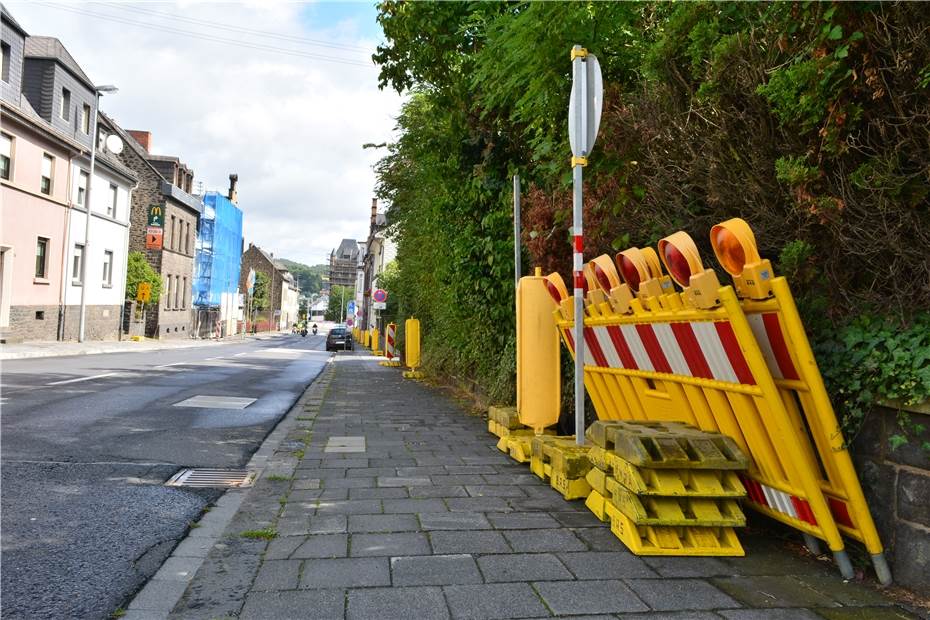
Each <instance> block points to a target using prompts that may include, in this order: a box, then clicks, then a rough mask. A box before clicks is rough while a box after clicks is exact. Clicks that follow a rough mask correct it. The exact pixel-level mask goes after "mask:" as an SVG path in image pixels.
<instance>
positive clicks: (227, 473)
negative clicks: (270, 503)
mask: <svg viewBox="0 0 930 620" xmlns="http://www.w3.org/2000/svg"><path fill="white" fill-rule="evenodd" d="M253 482H255V472H254V471H246V470H244V469H182V470H181V471H179V472H178V473H176V474H175V475H173V476H172V477H171V479H170V480H168V482H166V483H165V486H168V487H222V488H242V487H250V486H252V483H253Z"/></svg>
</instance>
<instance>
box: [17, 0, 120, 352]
mask: <svg viewBox="0 0 930 620" xmlns="http://www.w3.org/2000/svg"><path fill="white" fill-rule="evenodd" d="M0 17H2V23H3V28H2V33H0V43H2V75H0V340H2V341H4V342H10V341H22V340H64V339H73V338H76V337H77V331H78V329H77V326H78V323H79V320H80V319H79V315H80V298H81V294H82V289H83V288H85V287H86V291H84V293H86V297H87V300H88V303H87V317H88V320H87V329H86V330H85V331H86V333H87V334H89V336H88V337H89V338H90V339H103V338H117V337H118V335H119V330H120V312H121V310H122V307H123V286H122V285H123V283H124V282H125V265H126V251H127V250H126V243H127V240H128V228H129V213H128V209H129V207H128V203H129V198H130V193H131V190H132V187H133V186H134V183H135V175H133V174H132V172H131V171H129V170H128V169H126V168H125V167H123V166H122V165H120V164H119V163H118V162H116V161H115V160H113V158H112V157H110V156H108V155H107V154H106V153H103V152H102V151H101V149H100V148H98V149H97V151H98V163H97V165H96V167H95V174H94V180H93V188H94V192H90V185H91V183H90V174H89V161H88V160H89V156H90V149H91V148H93V145H94V144H95V140H94V139H93V136H92V135H91V134H92V128H93V118H94V115H96V114H97V110H96V102H95V97H94V93H95V87H94V85H93V83H92V82H91V81H90V79H89V78H88V77H87V75H86V74H84V72H83V71H82V70H81V68H80V66H78V64H77V62H76V61H75V60H74V58H72V57H71V55H70V54H69V53H68V51H67V50H66V49H65V48H64V46H63V45H62V44H61V42H60V41H58V39H54V38H51V37H30V36H29V35H27V34H26V32H24V31H23V29H22V28H21V27H20V26H19V24H17V23H16V21H15V20H14V19H13V17H12V16H11V15H10V14H9V13H8V12H7V10H6V7H4V6H3V5H2V4H0ZM88 203H92V204H88ZM88 209H90V212H91V213H92V217H91V229H92V234H91V236H90V238H89V239H87V238H85V226H86V221H87V213H88ZM97 246H99V247H97ZM88 247H89V252H88V251H87V249H88ZM88 253H89V254H90V255H89V256H85V254H88ZM85 260H86V261H87V264H86V266H85V264H84V261H85ZM85 279H86V280H87V281H86V282H85V281H84V280H85Z"/></svg>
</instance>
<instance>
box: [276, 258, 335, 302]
mask: <svg viewBox="0 0 930 620" xmlns="http://www.w3.org/2000/svg"><path fill="white" fill-rule="evenodd" d="M279 260H280V262H281V263H282V264H283V265H285V266H286V267H287V269H288V271H290V272H291V274H292V275H293V276H294V277H295V278H297V283H298V285H299V286H300V294H301V295H305V296H309V295H312V294H314V293H319V292H320V291H321V290H323V275H324V274H326V273H329V265H313V266H310V265H305V264H303V263H298V262H297V261H293V260H288V259H286V258H282V259H279Z"/></svg>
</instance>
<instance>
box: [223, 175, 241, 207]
mask: <svg viewBox="0 0 930 620" xmlns="http://www.w3.org/2000/svg"><path fill="white" fill-rule="evenodd" d="M237 185H239V175H238V174H236V173H233V174H231V175H229V194H227V196H226V197H227V198H229V201H230V202H231V203H233V204H239V192H238V191H236V186H237Z"/></svg>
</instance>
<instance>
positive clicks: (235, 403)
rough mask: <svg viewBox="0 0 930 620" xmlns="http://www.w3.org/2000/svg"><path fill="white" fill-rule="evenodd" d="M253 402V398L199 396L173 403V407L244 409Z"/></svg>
mask: <svg viewBox="0 0 930 620" xmlns="http://www.w3.org/2000/svg"><path fill="white" fill-rule="evenodd" d="M254 402H255V399H254V398H241V397H239V396H206V395H203V394H200V395H197V396H192V397H190V398H188V399H187V400H182V401H181V402H179V403H175V404H174V406H175V407H200V408H203V409H245V408H246V407H248V406H249V405H251V404H252V403H254Z"/></svg>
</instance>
